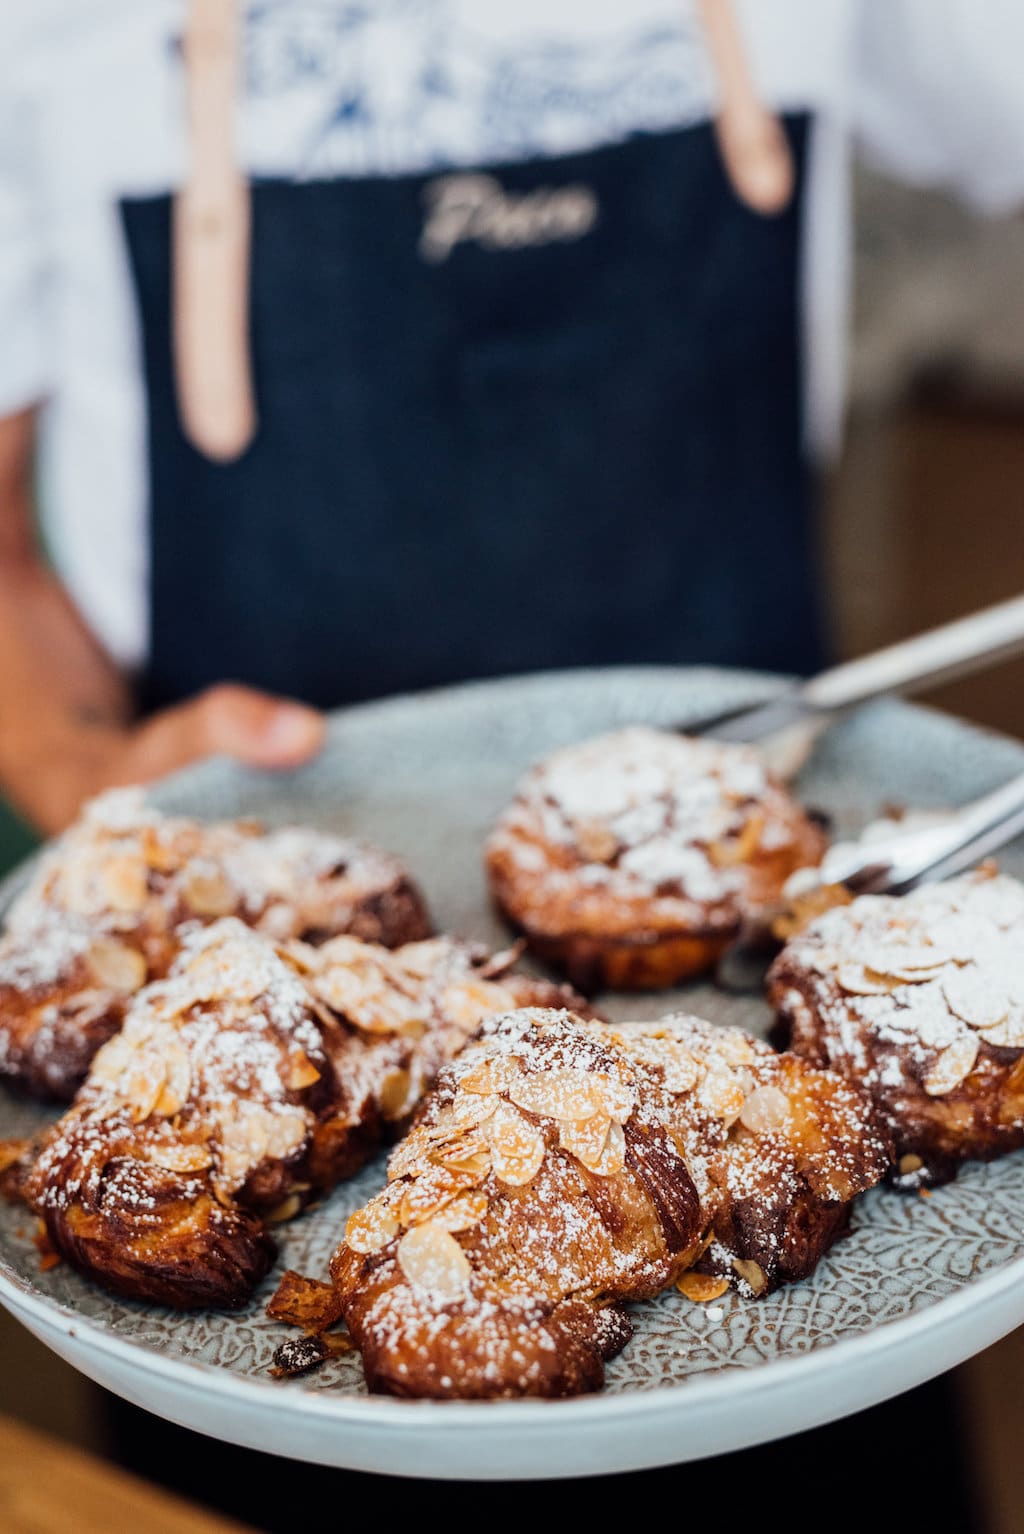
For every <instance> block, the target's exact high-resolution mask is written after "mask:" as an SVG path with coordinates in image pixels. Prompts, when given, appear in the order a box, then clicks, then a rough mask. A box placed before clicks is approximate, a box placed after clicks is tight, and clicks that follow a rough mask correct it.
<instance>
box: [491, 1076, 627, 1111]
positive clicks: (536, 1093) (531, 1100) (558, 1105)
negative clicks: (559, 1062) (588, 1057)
mask: <svg viewBox="0 0 1024 1534" xmlns="http://www.w3.org/2000/svg"><path fill="white" fill-rule="evenodd" d="M608 1081H609V1078H608V1077H607V1076H605V1075H604V1074H603V1073H601V1074H600V1075H599V1074H598V1073H595V1072H591V1071H578V1070H572V1069H561V1070H558V1069H556V1070H550V1071H536V1072H533V1073H532V1074H530V1075H526V1074H523V1075H520V1076H517V1077H516V1079H515V1080H514V1081H513V1083H512V1085H511V1087H510V1088H509V1096H510V1097H511V1099H512V1101H513V1102H514V1103H516V1104H517V1105H518V1106H519V1107H520V1108H525V1109H526V1111H527V1112H528V1113H536V1114H539V1115H540V1117H542V1118H549V1119H559V1120H563V1121H566V1122H569V1123H579V1122H582V1121H583V1120H585V1119H589V1118H592V1117H593V1116H594V1114H595V1113H600V1112H601V1111H602V1106H603V1100H604V1098H603V1088H604V1084H605V1083H606V1082H608Z"/></svg>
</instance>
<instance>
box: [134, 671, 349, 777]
mask: <svg viewBox="0 0 1024 1534" xmlns="http://www.w3.org/2000/svg"><path fill="white" fill-rule="evenodd" d="M323 739H324V720H323V716H322V715H321V714H318V713H317V712H316V710H315V709H311V708H307V707H306V706H305V705H304V704H301V703H294V702H292V701H291V700H290V699H287V698H276V697H272V696H270V695H269V694H267V693H261V692H256V691H254V690H253V689H252V688H248V687H238V686H234V685H230V684H224V685H222V686H219V687H212V688H210V689H209V691H207V692H204V693H202V694H201V695H200V696H199V697H198V698H194V699H190V700H189V701H188V702H187V703H180V704H178V705H176V706H175V707H174V708H170V709H167V710H165V712H164V713H162V714H158V715H156V717H155V718H153V719H150V720H148V721H147V722H146V723H145V724H144V725H142V726H141V727H140V729H139V730H138V732H137V733H136V736H135V740H134V743H133V749H132V751H131V753H130V757H131V760H130V762H129V763H126V764H125V765H126V766H130V767H132V768H134V769H136V770H137V772H138V775H139V776H140V777H146V778H151V777H158V776H160V775H161V774H162V773H165V772H173V771H174V770H175V769H176V768H178V767H183V766H185V765H186V764H187V763H189V762H193V761H197V760H199V759H201V758H202V757H206V756H231V757H234V758H235V760H236V761H239V762H245V763H247V764H248V765H250V766H253V767H268V768H287V767H297V766H298V765H299V764H300V763H302V762H305V761H308V760H309V758H310V757H312V756H315V755H316V753H317V752H318V751H319V750H320V747H321V746H322V745H323Z"/></svg>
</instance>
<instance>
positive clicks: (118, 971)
mask: <svg viewBox="0 0 1024 1534" xmlns="http://www.w3.org/2000/svg"><path fill="white" fill-rule="evenodd" d="M85 963H86V967H87V969H88V970H89V973H90V974H91V976H92V978H93V980H94V981H95V982H96V984H97V985H100V986H102V987H103V988H104V990H108V991H116V992H117V993H118V994H119V995H123V996H128V995H131V994H132V993H133V992H135V991H137V990H139V989H140V987H141V986H143V985H145V983H146V961H145V959H144V958H143V956H142V954H141V953H140V952H139V950H138V949H137V948H129V947H128V945H127V944H126V943H119V942H118V941H117V940H116V938H112V937H100V938H97V939H96V941H95V942H94V943H93V944H92V945H91V947H90V948H89V950H88V952H87V953H86V955H85Z"/></svg>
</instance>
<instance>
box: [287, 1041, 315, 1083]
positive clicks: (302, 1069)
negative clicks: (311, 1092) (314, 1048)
mask: <svg viewBox="0 0 1024 1534" xmlns="http://www.w3.org/2000/svg"><path fill="white" fill-rule="evenodd" d="M285 1079H286V1081H287V1083H288V1088H289V1091H292V1092H302V1091H304V1090H305V1088H306V1087H311V1086H312V1085H313V1083H314V1082H316V1081H319V1080H320V1071H319V1069H318V1068H317V1066H315V1065H314V1064H313V1062H312V1060H311V1059H310V1058H309V1056H308V1055H307V1054H306V1051H305V1050H304V1049H296V1050H293V1051H292V1053H291V1054H290V1055H289V1056H288V1068H287V1073H286V1078H285Z"/></svg>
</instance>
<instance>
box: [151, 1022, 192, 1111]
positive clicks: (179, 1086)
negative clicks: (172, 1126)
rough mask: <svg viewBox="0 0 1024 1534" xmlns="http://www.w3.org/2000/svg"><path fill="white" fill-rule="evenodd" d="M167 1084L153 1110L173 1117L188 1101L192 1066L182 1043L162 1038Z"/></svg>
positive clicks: (161, 1045) (161, 1046)
mask: <svg viewBox="0 0 1024 1534" xmlns="http://www.w3.org/2000/svg"><path fill="white" fill-rule="evenodd" d="M160 1048H161V1051H162V1055H163V1063H164V1069H165V1071H166V1073H167V1080H166V1084H165V1085H164V1089H163V1091H162V1092H161V1093H160V1096H159V1098H158V1099H157V1102H156V1106H155V1107H154V1109H153V1111H154V1113H156V1114H159V1116H160V1117H161V1118H167V1119H170V1118H173V1117H174V1115H175V1114H176V1113H179V1112H180V1111H181V1109H182V1108H183V1107H184V1106H185V1104H186V1103H187V1102H188V1099H189V1094H190V1093H191V1090H192V1066H191V1063H190V1061H189V1057H188V1053H187V1051H186V1050H184V1049H183V1048H182V1046H181V1045H180V1044H176V1043H171V1042H170V1040H161V1044H160Z"/></svg>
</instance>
